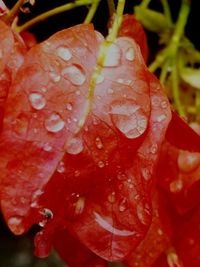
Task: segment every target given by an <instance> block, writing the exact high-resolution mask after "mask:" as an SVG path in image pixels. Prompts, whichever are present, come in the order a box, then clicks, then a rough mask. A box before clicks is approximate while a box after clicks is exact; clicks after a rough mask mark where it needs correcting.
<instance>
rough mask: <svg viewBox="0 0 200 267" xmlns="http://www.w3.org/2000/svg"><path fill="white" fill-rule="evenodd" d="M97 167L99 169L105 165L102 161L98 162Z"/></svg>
mask: <svg viewBox="0 0 200 267" xmlns="http://www.w3.org/2000/svg"><path fill="white" fill-rule="evenodd" d="M98 166H99V168H104V167H105V164H104V162H103V161H102V160H100V161H99V162H98Z"/></svg>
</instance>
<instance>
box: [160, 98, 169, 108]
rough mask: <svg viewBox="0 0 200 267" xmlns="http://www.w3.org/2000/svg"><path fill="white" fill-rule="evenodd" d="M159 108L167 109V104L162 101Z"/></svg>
mask: <svg viewBox="0 0 200 267" xmlns="http://www.w3.org/2000/svg"><path fill="white" fill-rule="evenodd" d="M160 105H161V107H162V108H167V107H168V102H167V101H165V100H163V101H162V102H161V103H160Z"/></svg>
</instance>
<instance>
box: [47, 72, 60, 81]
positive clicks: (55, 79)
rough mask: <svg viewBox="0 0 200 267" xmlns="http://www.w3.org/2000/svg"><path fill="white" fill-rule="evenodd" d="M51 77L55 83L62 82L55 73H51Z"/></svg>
mask: <svg viewBox="0 0 200 267" xmlns="http://www.w3.org/2000/svg"><path fill="white" fill-rule="evenodd" d="M49 76H50V78H51V80H52V81H53V82H55V83H57V82H59V81H60V80H61V76H60V75H59V74H57V73H55V72H50V73H49Z"/></svg>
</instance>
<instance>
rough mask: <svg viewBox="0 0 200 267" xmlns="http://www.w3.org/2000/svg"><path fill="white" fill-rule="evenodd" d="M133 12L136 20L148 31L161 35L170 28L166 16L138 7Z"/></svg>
mask: <svg viewBox="0 0 200 267" xmlns="http://www.w3.org/2000/svg"><path fill="white" fill-rule="evenodd" d="M134 12H135V15H136V18H137V20H139V21H140V22H141V23H142V24H143V26H144V27H145V28H146V29H147V30H149V31H152V32H156V33H161V32H163V31H165V30H167V29H169V28H170V27H171V24H170V23H169V21H168V19H167V18H166V16H165V15H164V14H162V13H160V12H157V11H154V10H151V9H147V8H143V7H140V6H136V7H135V8H134Z"/></svg>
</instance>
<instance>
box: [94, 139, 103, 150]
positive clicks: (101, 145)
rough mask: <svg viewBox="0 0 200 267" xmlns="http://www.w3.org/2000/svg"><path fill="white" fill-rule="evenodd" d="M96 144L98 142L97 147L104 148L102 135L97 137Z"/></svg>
mask: <svg viewBox="0 0 200 267" xmlns="http://www.w3.org/2000/svg"><path fill="white" fill-rule="evenodd" d="M95 144H96V147H97V148H98V149H102V148H103V143H102V141H101V138H100V137H97V138H96V139H95Z"/></svg>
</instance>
